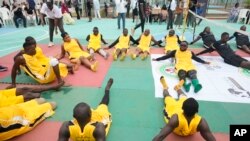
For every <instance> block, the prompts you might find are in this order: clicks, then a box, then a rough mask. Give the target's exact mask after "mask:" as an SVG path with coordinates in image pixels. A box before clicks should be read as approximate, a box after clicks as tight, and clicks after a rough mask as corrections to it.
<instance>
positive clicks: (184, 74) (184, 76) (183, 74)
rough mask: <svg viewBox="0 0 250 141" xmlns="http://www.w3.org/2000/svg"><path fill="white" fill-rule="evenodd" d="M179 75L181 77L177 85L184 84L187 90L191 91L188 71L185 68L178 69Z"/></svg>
mask: <svg viewBox="0 0 250 141" xmlns="http://www.w3.org/2000/svg"><path fill="white" fill-rule="evenodd" d="M178 77H179V79H180V82H179V83H178V84H177V86H176V87H182V86H184V89H185V91H186V92H189V90H190V87H191V83H188V84H186V77H187V72H186V71H185V70H179V71H178ZM182 81H183V82H184V83H183V82H182Z"/></svg>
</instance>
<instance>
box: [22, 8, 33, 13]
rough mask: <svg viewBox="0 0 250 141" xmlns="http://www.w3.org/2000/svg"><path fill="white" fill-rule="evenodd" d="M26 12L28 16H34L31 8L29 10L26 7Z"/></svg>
mask: <svg viewBox="0 0 250 141" xmlns="http://www.w3.org/2000/svg"><path fill="white" fill-rule="evenodd" d="M24 10H25V11H26V12H27V14H29V15H32V14H33V10H32V9H31V8H27V7H25V8H24Z"/></svg>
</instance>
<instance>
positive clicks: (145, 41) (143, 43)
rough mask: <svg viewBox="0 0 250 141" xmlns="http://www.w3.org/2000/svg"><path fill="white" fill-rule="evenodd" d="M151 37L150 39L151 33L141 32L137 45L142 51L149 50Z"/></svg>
mask: <svg viewBox="0 0 250 141" xmlns="http://www.w3.org/2000/svg"><path fill="white" fill-rule="evenodd" d="M151 39H152V36H151V35H148V36H145V35H144V34H142V35H141V39H140V42H139V45H138V47H139V48H140V49H141V50H142V51H143V52H144V51H147V52H149V49H150V43H151Z"/></svg>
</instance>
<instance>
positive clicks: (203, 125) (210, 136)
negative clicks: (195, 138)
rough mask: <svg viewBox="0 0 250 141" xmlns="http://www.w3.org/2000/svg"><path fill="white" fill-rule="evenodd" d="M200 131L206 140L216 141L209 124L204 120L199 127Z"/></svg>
mask: <svg viewBox="0 0 250 141" xmlns="http://www.w3.org/2000/svg"><path fill="white" fill-rule="evenodd" d="M198 131H200V134H201V136H202V137H203V138H204V139H205V140H206V141H216V139H215V137H214V136H213V134H212V133H211V131H210V129H209V126H208V124H207V121H206V120H205V119H204V118H202V119H201V121H200V123H199V125H198Z"/></svg>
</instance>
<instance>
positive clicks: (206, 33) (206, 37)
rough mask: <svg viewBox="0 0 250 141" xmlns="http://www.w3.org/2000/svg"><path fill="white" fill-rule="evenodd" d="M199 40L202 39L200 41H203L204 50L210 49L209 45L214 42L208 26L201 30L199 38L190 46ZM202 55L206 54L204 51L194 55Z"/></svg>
mask: <svg viewBox="0 0 250 141" xmlns="http://www.w3.org/2000/svg"><path fill="white" fill-rule="evenodd" d="M200 39H202V41H203V47H204V48H206V49H208V48H210V47H211V45H212V44H213V43H214V42H216V39H215V37H214V34H213V33H212V32H211V30H210V27H209V26H207V27H205V28H204V30H203V32H201V33H200V34H199V36H198V37H197V38H196V39H195V40H193V41H192V42H191V43H190V45H192V44H194V43H195V42H197V41H199V40H200ZM204 53H207V52H206V50H205V51H201V52H199V53H197V54H196V55H201V54H204Z"/></svg>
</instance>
